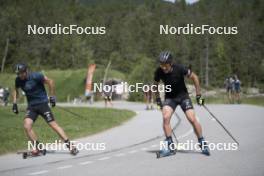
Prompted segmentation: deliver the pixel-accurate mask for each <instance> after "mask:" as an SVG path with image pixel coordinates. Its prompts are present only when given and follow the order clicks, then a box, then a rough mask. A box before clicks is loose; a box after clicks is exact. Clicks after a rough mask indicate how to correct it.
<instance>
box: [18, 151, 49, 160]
mask: <svg viewBox="0 0 264 176" xmlns="http://www.w3.org/2000/svg"><path fill="white" fill-rule="evenodd" d="M46 153H47V150H46V149H44V150H39V151H25V152H22V158H23V159H27V158H29V157H30V158H32V157H38V156H45V155H46Z"/></svg>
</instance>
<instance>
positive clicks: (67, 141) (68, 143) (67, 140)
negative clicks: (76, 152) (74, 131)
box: [64, 139, 70, 148]
mask: <svg viewBox="0 0 264 176" xmlns="http://www.w3.org/2000/svg"><path fill="white" fill-rule="evenodd" d="M64 143H65V144H66V146H67V148H70V140H69V139H66V140H65V141H64Z"/></svg>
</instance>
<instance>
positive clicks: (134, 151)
mask: <svg viewBox="0 0 264 176" xmlns="http://www.w3.org/2000/svg"><path fill="white" fill-rule="evenodd" d="M128 153H130V154H132V153H137V150H132V151H129V152H128Z"/></svg>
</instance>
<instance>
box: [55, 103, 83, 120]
mask: <svg viewBox="0 0 264 176" xmlns="http://www.w3.org/2000/svg"><path fill="white" fill-rule="evenodd" d="M56 107H57V108H59V109H61V110H63V111H65V112H68V113H70V114H72V115H74V116H76V117H80V118H85V117H84V116H82V115H80V114H77V113H75V112H72V111H70V110H68V109H66V108H64V107H61V106H56Z"/></svg>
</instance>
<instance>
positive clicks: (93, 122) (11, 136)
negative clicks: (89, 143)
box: [0, 107, 135, 154]
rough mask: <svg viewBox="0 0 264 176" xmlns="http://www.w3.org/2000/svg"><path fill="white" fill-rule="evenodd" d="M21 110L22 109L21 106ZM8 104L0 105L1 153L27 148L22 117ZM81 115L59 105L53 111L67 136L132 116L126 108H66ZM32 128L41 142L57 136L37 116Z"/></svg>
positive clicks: (93, 132)
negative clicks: (64, 109)
mask: <svg viewBox="0 0 264 176" xmlns="http://www.w3.org/2000/svg"><path fill="white" fill-rule="evenodd" d="M20 108H21V109H25V108H23V107H20ZM10 109H11V107H0V141H1V145H0V154H3V153H7V152H13V151H17V150H20V149H25V148H26V147H27V140H28V139H27V138H26V135H25V133H24V130H23V116H24V114H25V113H23V112H20V114H18V115H15V114H13V113H12V112H11V110H10ZM67 109H68V110H70V111H72V112H75V113H78V114H80V115H82V116H83V117H82V118H80V117H76V116H73V115H72V114H70V113H68V112H65V111H63V110H61V109H59V108H54V109H53V113H54V116H55V118H56V121H57V122H58V124H59V125H60V126H61V127H62V128H63V129H64V130H65V132H66V133H67V134H68V136H69V137H70V139H74V138H79V137H84V136H87V135H91V134H95V133H98V132H100V131H103V130H106V129H109V128H112V127H114V126H117V125H120V124H122V123H123V122H125V121H127V120H128V119H130V118H131V117H133V116H134V115H135V113H134V112H132V111H128V110H116V109H100V108H67ZM33 129H34V130H35V132H36V133H37V135H38V137H39V140H40V141H41V142H54V141H55V140H58V139H59V137H58V136H57V134H56V133H55V132H53V131H52V130H51V129H50V127H49V126H48V125H47V124H46V122H45V121H44V120H43V119H42V117H40V116H39V118H38V119H37V121H36V122H35V124H34V127H33Z"/></svg>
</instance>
